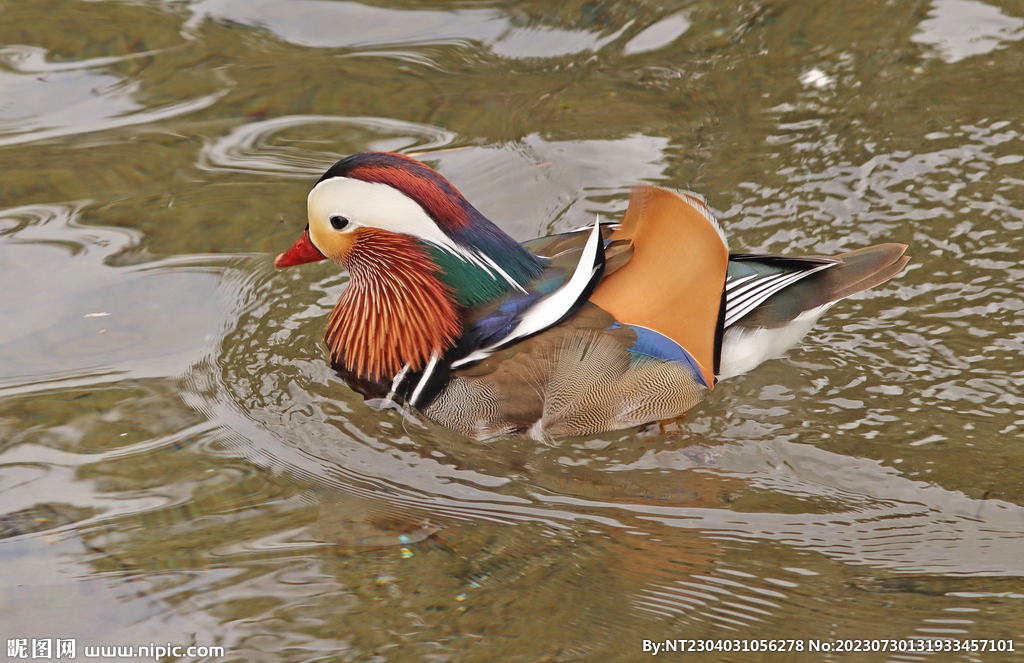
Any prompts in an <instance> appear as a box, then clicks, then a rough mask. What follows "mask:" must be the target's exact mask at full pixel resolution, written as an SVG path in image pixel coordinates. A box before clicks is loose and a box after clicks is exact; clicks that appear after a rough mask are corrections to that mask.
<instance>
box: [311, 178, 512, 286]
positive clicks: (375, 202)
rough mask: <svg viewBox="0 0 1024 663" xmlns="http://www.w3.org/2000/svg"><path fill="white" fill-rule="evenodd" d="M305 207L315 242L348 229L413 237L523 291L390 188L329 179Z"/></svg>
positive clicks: (505, 275) (414, 204) (412, 202)
mask: <svg viewBox="0 0 1024 663" xmlns="http://www.w3.org/2000/svg"><path fill="white" fill-rule="evenodd" d="M306 205H307V210H308V214H309V227H310V234H311V235H313V238H314V242H315V240H316V235H317V231H318V230H322V231H323V232H348V230H349V228H350V227H356V226H363V227H370V228H380V229H381V230H387V231H390V232H393V233H404V234H407V235H413V236H414V237H418V238H420V239H421V240H423V241H424V242H427V243H429V244H431V245H433V246H436V247H437V248H439V249H442V250H444V251H447V252H448V253H451V254H452V255H454V256H456V257H458V258H460V259H462V260H463V261H465V262H469V263H472V264H474V265H476V266H477V267H480V268H481V269H483V270H484V271H486V272H488V273H489V274H490V275H491V276H492V277H493V278H494V279H495V280H497V279H498V278H503V279H504V280H506V281H508V283H509V284H511V285H513V286H514V287H516V288H518V289H519V290H522V291H523V292H525V290H524V289H523V287H522V286H521V285H519V283H517V282H516V280H515V279H513V278H512V277H511V276H509V275H508V274H507V273H506V272H505V270H503V269H502V268H501V267H499V266H498V265H497V264H496V263H495V262H494V261H493V260H491V258H490V257H489V256H486V255H484V254H482V253H480V252H478V251H476V250H475V249H472V248H469V247H465V246H462V245H460V244H457V243H456V242H454V241H453V240H452V239H451V238H450V237H448V235H446V234H444V231H442V230H441V229H440V228H439V227H438V226H437V224H436V223H435V222H434V220H433V219H432V218H430V215H428V214H427V213H426V212H425V211H424V210H423V208H422V207H420V204H419V203H417V202H416V201H415V200H413V199H412V198H410V197H409V196H407V195H405V194H404V193H402V192H401V191H399V190H398V189H396V188H394V187H392V186H390V185H387V184H382V183H380V182H364V181H362V180H354V179H350V178H347V177H332V178H331V179H328V180H324V181H322V182H320V183H318V184H317V185H316V186H315V187H313V190H312V191H310V192H309V197H308V198H307V200H306ZM335 216H342V217H345V218H346V219H348V225H347V226H346V227H345V228H344V229H343V230H341V231H337V230H334V228H333V227H332V226H331V221H330V220H331V217H335Z"/></svg>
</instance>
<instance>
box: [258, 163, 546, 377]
mask: <svg viewBox="0 0 1024 663" xmlns="http://www.w3.org/2000/svg"><path fill="white" fill-rule="evenodd" d="M307 211H308V218H309V225H308V226H307V228H306V230H305V231H304V232H303V233H302V236H301V237H299V239H298V241H297V242H295V245H294V246H292V248H290V249H289V250H288V251H286V252H284V253H282V254H281V255H279V256H278V257H277V259H276V260H275V261H274V266H275V267H277V268H278V269H282V268H284V267H291V266H294V265H300V264H303V263H307V262H315V261H318V260H323V259H330V260H332V261H334V262H335V263H337V264H338V265H340V266H341V267H343V268H344V269H346V270H347V271H348V272H349V275H350V277H351V278H350V281H349V287H348V288H347V289H346V290H345V292H344V293H343V294H342V296H341V298H340V299H339V300H338V303H337V305H336V306H335V307H334V310H333V311H332V312H331V315H330V318H329V320H328V324H327V332H326V334H325V336H324V340H325V342H326V343H327V346H328V348H329V349H330V351H331V359H332V362H333V363H334V364H335V366H336V367H338V368H340V369H342V370H345V371H347V372H349V373H352V374H354V375H356V376H357V377H359V378H362V379H365V380H370V381H372V382H385V381H390V380H391V378H392V377H394V376H395V375H396V374H398V373H399V372H401V371H412V372H415V371H418V370H420V369H422V368H423V366H424V365H425V364H426V363H427V362H428V361H430V359H431V358H432V357H435V356H439V355H440V354H443V353H444V352H445V350H447V349H448V348H450V347H451V346H452V345H453V344H454V343H455V341H456V340H457V339H458V337H459V335H460V333H461V330H462V312H463V311H464V310H465V309H466V308H470V307H473V306H478V305H480V304H483V303H486V302H488V301H491V300H493V299H496V298H498V297H500V296H501V295H503V294H504V293H506V292H508V291H509V290H510V289H513V288H515V289H519V290H524V288H525V286H526V285H527V284H528V283H529V282H530V281H531V280H532V279H533V278H535V277H536V276H537V275H538V274H539V273H540V271H541V269H542V268H543V261H542V260H541V259H540V258H538V257H537V256H535V255H533V254H532V253H530V252H529V251H527V250H526V249H524V248H523V247H522V246H520V245H519V244H518V243H517V242H516V241H515V240H514V239H512V238H511V237H509V236H508V235H507V234H505V233H504V232H503V231H502V230H501V229H500V228H498V227H497V226H496V225H494V224H493V223H491V222H490V221H489V220H488V219H487V218H486V217H484V216H483V215H482V214H481V213H480V212H479V211H477V209H476V208H474V207H473V206H472V205H471V204H470V203H469V202H468V201H467V200H466V199H465V198H464V197H463V196H462V194H461V193H459V192H458V190H456V189H455V187H453V186H452V185H451V184H450V183H449V182H448V181H447V180H446V179H444V178H443V177H442V176H441V175H440V174H438V173H437V172H435V171H434V170H433V169H431V168H429V167H428V166H426V165H424V164H422V163H420V162H419V161H416V160H415V159H413V158H411V157H407V156H404V155H400V154H390V153H367V154H357V155H354V156H351V157H348V158H346V159H343V160H341V161H339V162H338V163H336V164H334V165H333V166H331V168H330V169H329V170H328V171H327V172H326V173H324V175H323V177H321V178H320V180H319V181H318V182H317V184H316V186H314V187H313V190H312V191H310V192H309V197H308V199H307Z"/></svg>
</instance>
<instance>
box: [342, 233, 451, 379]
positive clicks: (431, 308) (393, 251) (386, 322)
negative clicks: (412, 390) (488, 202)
mask: <svg viewBox="0 0 1024 663" xmlns="http://www.w3.org/2000/svg"><path fill="white" fill-rule="evenodd" d="M354 232H355V234H356V238H355V243H354V246H353V248H352V251H351V252H350V253H349V255H348V256H347V257H346V258H345V264H344V267H345V269H347V270H348V272H349V274H350V275H351V280H350V281H349V286H348V289H347V290H345V292H344V293H343V294H342V295H341V298H340V299H338V303H337V304H336V305H335V306H334V310H333V311H331V316H330V318H329V320H328V323H327V331H326V333H325V334H324V341H325V342H326V343H327V347H328V349H329V350H330V351H331V361H332V362H333V363H334V364H335V365H336V366H339V367H341V368H344V369H345V370H348V371H350V372H352V373H354V374H356V375H357V376H359V377H361V378H364V379H367V380H371V381H374V382H380V381H383V380H390V379H391V378H392V377H394V376H395V375H396V374H397V373H398V372H399V371H400V370H402V367H403V366H405V364H406V363H408V364H409V370H410V371H411V372H416V371H418V370H420V369H421V368H423V366H424V365H425V364H426V362H427V361H428V360H429V359H430V355H431V354H432V353H433V352H444V351H445V350H447V349H448V348H449V347H451V346H452V345H453V344H454V342H455V339H456V338H457V337H458V335H459V333H460V331H461V325H460V322H459V315H458V313H457V312H456V309H455V304H454V301H453V299H452V297H451V293H450V291H449V289H448V288H447V287H446V286H445V285H444V284H442V283H441V281H439V280H438V278H437V275H436V272H437V271H438V267H437V265H436V264H435V263H434V262H433V261H432V260H431V259H430V258H429V256H428V255H427V253H426V251H425V250H424V249H423V247H422V245H421V244H419V242H417V241H416V240H415V239H414V238H412V237H409V236H407V235H401V234H398V233H392V232H388V231H386V230H379V229H376V228H360V229H358V230H356V231H354Z"/></svg>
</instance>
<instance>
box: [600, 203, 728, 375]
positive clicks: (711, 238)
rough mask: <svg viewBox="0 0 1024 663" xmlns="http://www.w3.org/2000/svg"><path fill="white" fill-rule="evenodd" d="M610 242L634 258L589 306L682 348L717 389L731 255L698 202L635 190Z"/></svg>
mask: <svg viewBox="0 0 1024 663" xmlns="http://www.w3.org/2000/svg"><path fill="white" fill-rule="evenodd" d="M612 239H613V240H618V239H625V240H629V241H630V242H631V243H632V247H633V257H632V259H630V261H629V262H628V263H626V264H625V265H624V266H623V267H621V268H620V269H618V270H616V271H615V272H614V273H613V274H611V275H609V276H608V277H607V278H605V279H604V280H603V281H602V282H601V284H600V285H599V286H598V287H597V289H596V290H595V291H594V294H593V295H592V296H591V297H590V301H591V302H593V303H594V304H597V305H598V306H600V307H601V308H603V309H604V310H606V311H608V312H609V313H611V314H612V315H614V316H615V319H616V320H618V321H619V322H621V323H625V324H631V325H640V326H643V327H647V328H649V329H653V330H655V331H657V332H660V333H662V334H664V335H665V336H668V337H669V338H671V339H672V340H674V341H675V342H676V343H679V344H680V345H681V346H683V348H685V349H686V351H687V352H689V353H690V355H691V356H692V357H693V358H694V359H695V360H696V361H697V363H698V364H699V365H700V368H701V371H702V373H703V374H704V379H705V381H706V382H707V384H708V385H713V384H714V382H715V376H714V363H715V331H716V328H717V325H718V317H719V307H720V306H721V305H722V292H723V288H724V285H725V273H726V269H727V268H728V263H729V249H728V246H726V243H725V239H724V237H723V236H722V234H721V231H720V229H719V228H718V226H717V224H716V223H715V222H714V221H713V220H712V217H711V216H710V213H709V212H708V211H707V208H706V207H705V206H704V203H703V202H702V201H701V200H699V199H698V198H696V197H693V196H690V195H687V194H684V193H676V192H674V191H668V190H666V189H659V188H657V187H653V186H639V187H637V188H635V189H634V190H633V196H632V197H631V198H630V201H629V208H628V209H627V210H626V216H625V217H624V218H623V219H622V223H621V224H620V227H619V228H618V229H617V230H616V231H615V232H614V233H613V234H612Z"/></svg>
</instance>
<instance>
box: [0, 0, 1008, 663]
mask: <svg viewBox="0 0 1024 663" xmlns="http://www.w3.org/2000/svg"><path fill="white" fill-rule="evenodd" d="M1022 90H1024V5H1021V4H1020V3H1019V2H1012V1H1010V0H1002V1H998V0H987V1H985V2H982V1H981V0H893V1H890V2H881V1H875V0H867V1H865V2H860V3H837V2H825V1H823V0H817V1H815V0H780V1H777V2H763V3H759V2H749V1H748V2H743V1H725V2H718V3H711V2H675V3H672V2H660V3H643V2H630V1H617V2H601V1H598V2H574V1H570V2H566V3H561V4H558V5H555V4H554V3H543V2H521V3H508V2H501V1H490V2H468V1H464V2H456V1H452V2H442V1H441V0H438V1H436V2H410V1H408V0H395V1H394V2H390V3H382V2H373V1H368V2H365V3H357V2H332V1H328V0H293V1H291V2H288V1H285V0H205V1H197V2H187V1H173V2H172V1H166V2H162V1H160V0H139V1H137V2H128V1H109V0H97V1H90V2H85V1H75V0H0V160H2V162H3V167H2V169H0V274H2V277H0V278H2V287H0V311H3V318H2V322H0V330H2V334H0V537H2V538H0V587H2V589H0V636H2V638H6V639H8V640H10V639H15V640H17V639H22V638H23V639H25V640H26V641H27V642H28V643H29V644H31V640H32V639H33V638H35V639H46V638H50V639H56V638H62V639H75V640H76V642H77V646H78V656H79V658H81V657H82V655H83V647H85V646H95V645H104V644H105V645H148V644H149V643H151V642H155V643H165V644H166V643H171V644H177V645H189V644H195V645H202V646H212V645H217V646H223V647H224V648H225V649H226V654H225V656H223V657H208V660H233V661H270V662H272V661H333V660H339V661H367V662H369V661H374V662H383V661H388V662H396V663H397V662H400V661H435V662H441V661H452V662H463V661H465V662H471V661H529V662H534V661H576V660H581V661H583V660H586V661H634V660H641V658H642V657H647V656H650V654H649V653H648V654H644V653H643V652H642V649H641V643H642V640H643V639H651V640H661V639H666V638H673V639H674V638H713V639H720V638H728V639H736V638H739V639H743V638H819V639H832V638H897V639H904V638H928V637H952V638H958V639H971V638H985V639H992V638H995V639H1009V638H1012V639H1014V640H1015V643H1016V649H1017V650H1018V651H1017V653H1015V654H1002V655H995V656H993V655H989V654H965V653H960V654H942V655H929V654H919V655H917V658H918V659H920V658H929V657H930V658H935V657H936V656H938V657H939V658H941V659H942V660H964V661H967V660H990V659H991V660H1008V659H1012V658H1014V657H1016V659H1017V660H1024V653H1021V652H1022V651H1024V408H1022V404H1024V357H1022V352H1024V266H1022V264H1021V256H1022V254H1024V118H1022V110H1021V109H1022V107H1024V104H1022V102H1024V92H1022ZM366 150H398V151H404V152H407V153H417V154H420V155H421V158H423V159H425V160H427V161H428V162H429V163H431V164H432V165H434V166H435V167H436V168H438V169H439V170H440V171H441V172H442V173H443V174H444V175H445V176H446V177H448V178H449V179H451V180H452V181H453V182H454V183H455V184H456V186H458V187H459V188H460V189H461V190H462V191H463V192H464V193H465V194H466V195H467V197H468V198H469V199H470V200H472V201H473V202H474V203H476V205H477V206H478V207H479V208H480V209H481V210H482V211H483V212H484V213H485V214H487V215H488V216H490V217H491V218H492V219H494V220H495V221H496V222H498V223H499V224H500V225H501V226H502V227H504V228H505V229H506V230H508V231H509V232H511V233H512V234H514V235H515V236H516V237H518V238H520V239H527V238H531V237H535V236H538V235H540V234H544V233H547V232H548V231H558V230H565V229H569V228H573V227H577V226H579V225H582V224H583V223H587V222H589V221H591V220H592V219H593V217H594V214H595V212H597V213H600V214H602V215H608V216H613V215H615V214H618V213H620V212H621V210H623V209H624V207H625V204H626V200H627V197H628V192H629V187H630V185H632V184H633V183H635V182H637V181H650V182H656V183H661V184H665V185H669V186H674V187H685V188H690V189H693V190H696V191H699V192H701V193H703V194H705V195H706V196H707V197H708V198H709V201H710V203H711V205H712V206H713V207H714V208H715V209H716V210H718V212H719V215H720V218H721V219H722V221H723V223H724V225H725V227H726V230H727V232H728V234H729V236H730V241H731V245H732V248H733V249H734V250H751V251H771V252H793V253H801V252H805V253H829V252H838V251H843V250H851V249H854V248H857V247H861V246H865V245H868V244H871V243H878V242H885V241H897V242H904V243H907V244H910V245H911V247H912V248H911V250H910V253H911V254H912V255H913V256H914V258H913V262H912V263H911V265H910V268H909V269H908V270H907V271H906V272H905V273H904V274H902V275H901V276H900V277H898V278H897V279H895V280H893V281H891V282H889V283H887V284H886V285H884V286H882V287H879V288H876V289H875V290H873V291H871V292H869V293H866V294H864V295H861V296H858V297H856V298H854V299H852V300H848V301H846V302H844V303H843V304H842V305H840V306H838V307H836V309H834V310H833V311H832V312H831V313H830V314H829V315H828V316H826V318H825V319H824V320H823V321H822V322H821V323H820V324H819V325H818V327H817V328H816V330H815V331H814V332H812V334H811V335H810V336H809V337H808V338H807V340H806V342H805V343H804V345H803V347H802V348H801V349H800V350H798V351H794V352H792V353H790V356H789V357H788V358H787V359H785V360H779V361H774V362H770V363H768V364H766V365H764V366H762V367H761V368H760V369H758V370H757V371H756V372H754V373H752V374H749V375H746V376H743V377H740V378H737V379H734V380H730V381H728V382H725V383H722V384H721V385H720V387H719V388H718V389H716V390H715V392H714V394H713V395H712V396H711V397H710V398H708V399H707V400H706V401H705V402H704V403H702V404H701V405H700V406H699V407H697V408H695V409H694V410H693V411H692V412H691V413H690V415H689V416H688V418H687V419H686V420H685V421H683V422H681V423H679V424H677V425H674V426H672V427H670V428H668V429H664V428H659V427H657V426H655V427H651V428H649V429H646V430H641V431H626V432H618V433H610V434H607V435H602V436H598V437H595V438H588V439H576V440H565V441H562V442H560V443H558V444H553V445H550V446H549V445H542V444H538V443H535V442H529V441H524V440H497V441H494V442H491V443H488V444H477V443H471V442H468V441H466V440H462V439H456V438H453V437H452V436H451V435H450V434H448V433H446V432H445V431H443V430H438V429H437V428H434V427H425V428H424V427H417V426H415V425H414V424H411V423H409V422H406V421H403V420H402V419H401V418H398V417H396V416H395V414H394V413H383V414H382V413H378V412H374V411H372V410H370V409H369V408H367V407H366V406H365V405H363V403H362V402H361V399H360V398H358V397H356V396H354V395H353V394H352V393H351V392H349V391H348V390H347V389H346V388H345V387H344V386H342V385H341V384H339V383H338V382H337V381H336V380H335V379H334V378H333V376H332V374H331V372H330V370H329V367H328V365H327V364H326V362H325V360H324V353H323V350H322V347H321V346H320V345H319V339H320V336H321V333H322V328H323V325H324V316H325V314H326V312H327V311H328V310H329V309H330V307H331V306H332V305H333V302H334V300H335V299H336V298H337V296H338V294H339V292H340V291H341V290H342V289H343V288H344V286H345V277H344V276H342V275H341V274H339V273H337V271H336V270H335V269H333V268H332V267H331V266H330V265H324V264H322V263H321V264H317V265H311V266H307V267H304V268H301V269H294V270H289V271H287V272H285V273H280V274H275V273H274V272H273V270H272V269H271V260H272V256H273V255H274V254H275V253H277V252H279V251H281V250H283V249H284V248H287V247H288V246H290V245H291V243H292V241H293V240H294V239H295V237H296V236H297V233H298V232H299V231H300V230H301V228H302V227H303V225H304V223H305V220H304V214H305V195H306V192H307V191H308V189H309V187H310V186H311V184H312V183H313V182H314V181H315V179H316V177H317V176H318V175H319V174H320V172H321V171H322V170H323V169H324V168H326V167H327V166H328V165H329V164H331V163H332V162H333V161H334V160H336V159H337V158H339V156H341V155H346V154H350V153H353V152H357V151H366ZM396 543H397V544H398V545H389V544H396ZM16 644H17V643H15V645H16ZM9 646H10V645H9ZM11 651H12V650H11V649H10V648H9V649H8V653H11ZM15 653H17V651H15ZM662 656H663V657H664V656H668V657H669V660H680V657H683V656H684V654H665V655H662ZM688 656H693V654H689V655H688ZM702 656H704V658H705V660H735V661H749V660H756V659H758V658H761V657H760V656H758V655H754V654H742V653H740V654H736V653H733V654H725V653H720V654H704V655H702ZM180 658H181V660H191V659H193V658H194V659H201V658H202V657H200V656H197V657H189V656H182V657H180ZM764 658H765V659H766V660H793V658H794V655H792V654H788V655H783V654H772V655H769V656H765V657H764ZM795 658H800V659H803V658H807V659H808V660H818V657H817V656H814V657H811V656H804V657H801V656H795ZM912 658H914V656H910V655H906V654H902V655H901V654H895V655H892V654H887V655H883V654H854V655H846V656H843V657H842V660H871V661H875V660H909V659H912Z"/></svg>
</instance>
